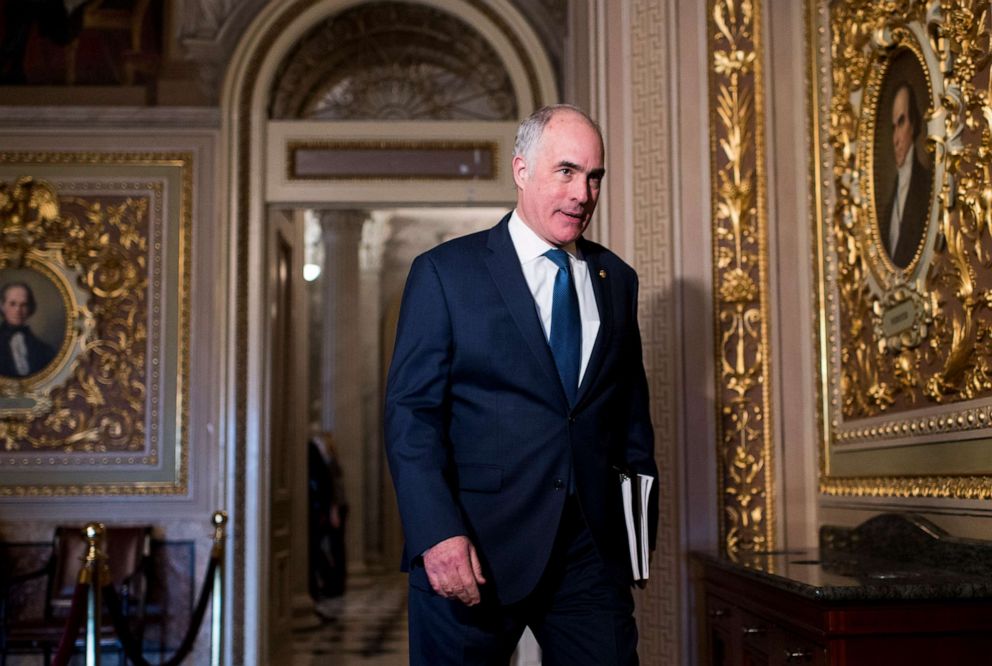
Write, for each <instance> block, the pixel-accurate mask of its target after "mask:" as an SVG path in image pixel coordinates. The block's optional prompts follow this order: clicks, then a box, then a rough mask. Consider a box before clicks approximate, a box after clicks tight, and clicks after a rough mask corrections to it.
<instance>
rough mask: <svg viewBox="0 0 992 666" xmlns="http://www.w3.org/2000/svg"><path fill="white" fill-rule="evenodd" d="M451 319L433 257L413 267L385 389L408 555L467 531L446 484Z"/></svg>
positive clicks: (388, 441) (389, 445) (387, 429)
mask: <svg viewBox="0 0 992 666" xmlns="http://www.w3.org/2000/svg"><path fill="white" fill-rule="evenodd" d="M452 349H453V342H452V332H451V319H450V316H449V313H448V308H447V303H446V301H445V297H444V289H443V286H442V284H441V280H440V278H439V276H438V274H437V269H436V267H435V265H434V264H433V262H432V261H431V260H430V258H429V257H426V256H420V257H418V258H417V259H416V260H415V261H414V263H413V266H412V267H411V268H410V275H409V277H408V278H407V283H406V289H405V291H404V294H403V302H402V305H401V308H400V317H399V324H398V327H397V332H396V345H395V348H394V350H393V360H392V363H391V365H390V368H389V378H388V381H387V387H386V414H385V439H386V454H387V457H388V460H389V468H390V472H391V473H392V477H393V484H394V485H395V487H396V498H397V502H398V504H399V510H400V517H401V519H402V522H403V532H404V536H405V539H406V553H407V558H408V559H410V560H412V559H414V558H415V557H416V556H418V555H420V554H421V553H423V552H424V551H425V550H427V549H428V548H430V547H431V546H433V545H435V544H437V543H439V542H440V541H443V540H444V539H447V538H448V537H452V536H456V535H460V534H466V530H465V525H464V521H463V520H462V516H461V512H460V510H459V508H458V505H457V503H456V502H455V498H454V496H453V494H452V491H451V487H450V484H449V477H450V465H451V458H450V452H449V447H448V443H447V436H446V421H447V411H448V393H449V391H448V387H449V373H450V369H451V355H452Z"/></svg>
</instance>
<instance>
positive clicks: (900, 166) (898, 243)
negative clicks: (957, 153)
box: [878, 81, 930, 268]
mask: <svg viewBox="0 0 992 666" xmlns="http://www.w3.org/2000/svg"><path fill="white" fill-rule="evenodd" d="M891 117H892V152H893V156H894V157H895V168H896V177H895V186H894V187H893V193H892V196H891V197H890V198H889V199H888V201H887V203H886V205H885V207H884V208H882V209H881V210H879V214H880V217H879V219H878V231H879V235H880V236H881V240H882V246H883V247H884V248H885V251H886V252H887V253H888V255H889V257H890V258H891V259H892V263H893V264H895V265H896V266H897V267H898V268H906V267H907V266H909V264H910V263H912V261H913V257H915V256H916V252H917V249H918V248H919V246H920V241H922V240H923V237H924V235H925V234H926V228H927V219H928V218H929V216H930V170H929V169H928V168H927V166H926V165H925V164H924V163H923V162H922V161H921V160H920V159H919V158H920V155H918V154H917V150H916V140H917V138H918V137H919V135H920V130H921V126H922V121H921V116H920V108H919V106H918V105H917V103H916V95H915V94H914V93H913V87H912V86H911V85H910V84H909V83H908V82H907V81H901V82H900V83H898V84H897V86H896V90H895V95H894V97H893V98H892V116H891ZM880 122H881V119H880Z"/></svg>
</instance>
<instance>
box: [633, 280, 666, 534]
mask: <svg viewBox="0 0 992 666" xmlns="http://www.w3.org/2000/svg"><path fill="white" fill-rule="evenodd" d="M637 292H638V286H637V276H636V275H635V276H634V288H633V296H632V303H631V312H632V313H633V316H632V321H633V325H632V326H631V330H630V334H629V340H628V343H627V344H626V345H625V348H626V351H627V358H626V363H627V371H626V376H627V377H629V378H630V382H631V384H630V389H629V390H630V397H629V400H628V401H627V404H628V405H629V408H630V409H629V412H628V414H627V450H626V457H627V465H628V467H629V468H630V469H631V471H633V472H636V473H638V474H646V475H648V476H653V477H654V479H655V482H654V485H653V486H652V489H651V497H650V498H649V504H648V526H649V533H648V540H649V543H650V545H651V549H652V550H653V549H654V547H655V544H656V542H657V535H658V483H659V477H658V465H657V463H655V460H654V428H653V427H652V425H651V410H650V401H649V399H648V380H647V375H646V373H645V371H644V356H643V352H642V349H641V332H640V327H639V326H638V323H637Z"/></svg>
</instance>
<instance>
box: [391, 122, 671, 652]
mask: <svg viewBox="0 0 992 666" xmlns="http://www.w3.org/2000/svg"><path fill="white" fill-rule="evenodd" d="M603 154H604V150H603V140H602V136H601V134H600V132H599V129H598V127H597V126H596V124H595V123H594V122H593V121H592V120H591V119H590V118H589V117H588V116H587V115H586V114H585V113H584V112H582V111H580V110H579V109H577V108H575V107H571V106H566V105H559V106H555V107H545V108H543V109H540V110H538V111H537V112H535V113H534V114H533V115H532V116H530V117H529V118H527V119H526V120H525V121H524V122H523V123H522V124H521V126H520V128H519V130H518V133H517V140H516V144H515V146H514V157H513V164H512V169H513V178H514V182H515V184H516V187H517V206H516V209H515V210H514V211H512V212H511V213H510V214H508V215H507V216H506V217H504V218H503V219H502V220H501V221H500V222H499V224H497V225H496V226H495V227H493V228H492V229H490V230H488V231H483V232H480V233H476V234H471V235H469V236H464V237H462V238H457V239H455V240H452V241H449V242H447V243H444V244H442V245H440V246H438V247H436V248H434V249H433V250H430V251H429V252H426V253H425V254H423V255H421V256H419V257H418V258H417V259H416V260H415V261H414V263H413V266H412V267H411V269H410V274H409V277H408V278H407V284H406V291H405V293H404V296H403V306H402V310H401V313H400V320H399V327H398V331H397V337H396V347H395V350H394V352H393V361H392V365H391V367H390V371H389V381H388V387H387V395H386V449H387V453H388V457H389V464H390V469H391V472H392V476H393V482H394V484H395V486H396V494H397V500H398V503H399V509H400V514H401V517H402V522H403V529H404V535H405V538H406V545H405V551H404V558H403V568H404V570H407V571H409V572H410V601H409V605H410V661H411V663H412V664H424V665H426V664H430V665H432V666H435V665H438V664H506V663H507V662H508V660H509V657H510V655H511V653H512V652H513V649H514V646H515V645H516V643H517V640H518V639H519V637H520V635H521V633H522V632H523V630H524V627H526V626H529V627H530V628H531V630H532V631H533V632H534V635H535V636H536V638H537V640H538V643H539V644H540V646H541V649H542V652H543V663H545V664H569V665H582V664H588V665H590V666H592V665H595V666H605V665H609V664H636V663H637V653H636V646H637V630H636V627H635V625H634V619H633V607H634V604H633V599H632V595H631V591H630V587H631V580H632V578H631V566H630V556H629V551H628V547H627V537H626V532H625V528H624V516H623V509H622V505H621V502H620V488H619V481H618V477H617V471H616V470H617V469H618V468H622V469H625V470H628V471H629V472H633V473H642V474H648V475H652V476H655V477H657V468H656V465H655V462H654V440H653V434H652V428H651V422H650V418H649V414H648V396H647V380H646V378H645V373H644V366H643V362H642V358H641V341H640V333H639V331H638V327H637V276H636V274H635V273H634V271H633V270H632V269H631V268H630V267H629V266H627V265H626V264H625V263H623V261H621V260H620V259H619V258H618V257H617V256H616V255H614V254H613V253H611V252H610V251H609V250H607V249H606V248H604V247H602V246H600V245H598V244H596V243H593V242H591V241H588V240H586V239H584V238H583V237H582V233H583V232H584V231H585V229H586V227H587V226H588V224H589V220H590V218H591V217H592V214H593V210H594V209H595V207H596V202H597V200H598V198H599V193H600V186H601V183H602V179H603V176H604V174H605V169H604V166H603ZM562 251H563V252H562ZM656 503H657V500H656V495H653V496H652V498H651V502H650V506H651V511H650V516H651V518H650V526H651V530H650V532H651V542H652V545H653V540H654V533H655V522H656V520H657V506H656Z"/></svg>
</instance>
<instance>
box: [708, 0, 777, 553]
mask: <svg viewBox="0 0 992 666" xmlns="http://www.w3.org/2000/svg"><path fill="white" fill-rule="evenodd" d="M709 9H710V21H709V28H710V39H709V47H710V49H709V50H710V53H712V61H711V63H710V67H709V70H710V73H709V76H710V144H711V154H710V163H711V172H712V188H713V191H712V201H713V219H712V232H713V265H714V274H713V284H714V292H715V293H714V297H713V300H714V308H715V313H714V318H715V322H716V340H717V349H716V359H717V377H716V386H717V393H716V395H717V409H718V415H717V416H718V442H717V458H718V467H719V471H718V483H719V489H720V503H719V505H720V507H721V509H722V511H721V517H720V536H721V547H722V548H723V549H724V550H725V551H726V552H727V553H728V554H730V555H734V554H735V553H737V552H740V551H760V550H766V549H770V548H773V547H774V542H775V538H774V523H773V519H774V515H773V514H774V511H773V508H774V497H773V490H772V478H773V477H772V469H771V467H772V432H771V428H772V423H771V413H770V398H769V395H770V386H769V385H770V381H769V379H770V374H769V365H768V364H769V346H768V339H769V337H768V325H769V322H768V303H767V298H768V277H767V243H768V229H767V219H766V212H765V172H764V169H765V167H764V159H765V156H764V128H763V122H764V121H763V115H762V114H763V107H764V97H763V96H764V91H763V89H762V83H761V81H762V79H761V76H762V71H761V56H760V54H761V33H760V11H761V7H760V4H757V3H754V2H750V1H747V0H713V1H711V2H710V3H709Z"/></svg>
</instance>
